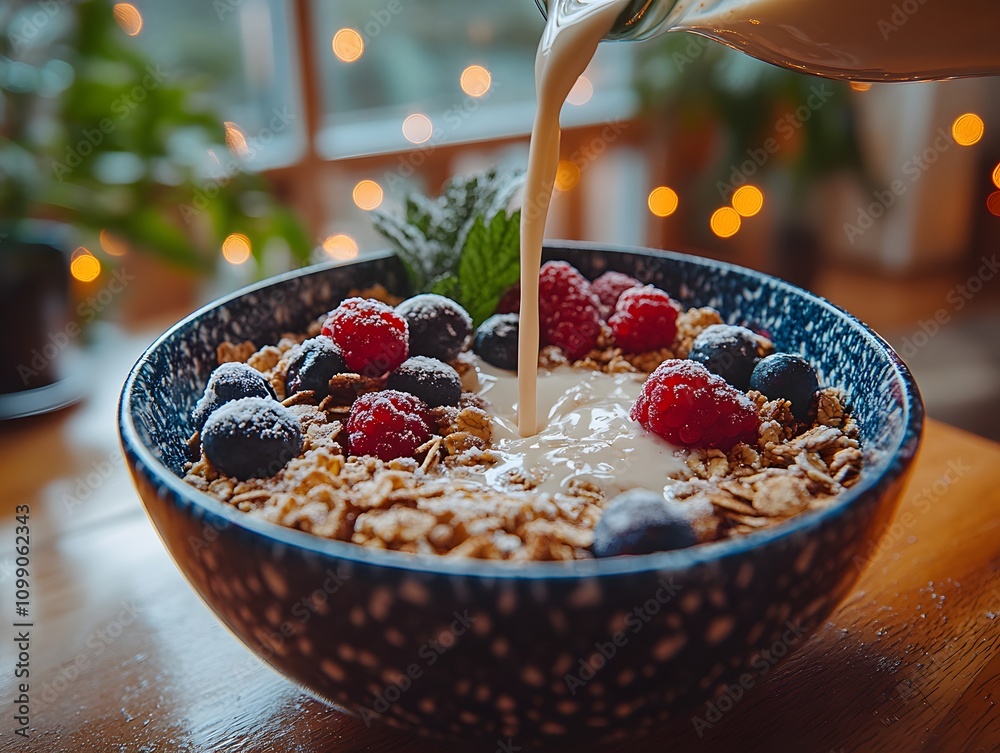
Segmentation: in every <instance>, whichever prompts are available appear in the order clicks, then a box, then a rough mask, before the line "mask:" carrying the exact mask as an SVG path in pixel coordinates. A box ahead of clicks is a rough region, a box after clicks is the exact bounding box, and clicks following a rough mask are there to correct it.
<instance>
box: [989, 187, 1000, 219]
mask: <svg viewBox="0 0 1000 753" xmlns="http://www.w3.org/2000/svg"><path fill="white" fill-rule="evenodd" d="M986 208H987V209H989V210H990V214H992V215H994V216H996V217H1000V191H994V192H993V193H991V194H990V195H989V198H988V199H986Z"/></svg>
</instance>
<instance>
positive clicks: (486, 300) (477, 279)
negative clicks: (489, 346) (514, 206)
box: [458, 212, 521, 327]
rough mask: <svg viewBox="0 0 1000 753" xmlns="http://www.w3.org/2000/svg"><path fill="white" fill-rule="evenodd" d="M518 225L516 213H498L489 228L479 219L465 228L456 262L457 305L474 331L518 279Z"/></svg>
mask: <svg viewBox="0 0 1000 753" xmlns="http://www.w3.org/2000/svg"><path fill="white" fill-rule="evenodd" d="M520 225H521V213H520V212H515V213H514V214H511V215H508V214H507V213H506V212H498V213H497V214H495V215H494V216H493V218H492V219H491V220H490V222H489V225H487V224H486V222H485V221H484V219H483V215H479V216H478V217H477V218H476V219H475V221H474V222H473V223H472V226H471V227H470V228H469V232H468V235H467V236H466V239H465V245H464V246H463V247H462V254H461V256H460V257H459V261H458V295H459V299H458V302H459V303H461V304H462V306H464V307H465V310H466V311H468V312H469V316H471V317H472V322H473V324H474V325H475V326H477V327H478V326H479V325H480V324H482V323H483V321H485V320H486V319H487V318H488V317H489V316H491V315H492V314H493V312H494V311H495V310H496V307H497V304H498V303H499V302H500V298H501V296H502V295H503V294H504V293H505V292H506V291H507V289H508V288H510V287H511V286H512V285H513V284H514V283H516V282H517V281H518V279H519V277H520V269H521V265H520Z"/></svg>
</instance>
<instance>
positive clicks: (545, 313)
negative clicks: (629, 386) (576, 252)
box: [538, 261, 601, 361]
mask: <svg viewBox="0 0 1000 753" xmlns="http://www.w3.org/2000/svg"><path fill="white" fill-rule="evenodd" d="M538 318H539V324H540V332H539V334H540V336H541V337H540V339H541V342H542V345H558V346H559V347H560V348H562V349H563V351H564V352H565V353H566V357H567V358H569V359H570V360H571V361H575V360H577V359H579V358H583V357H584V356H585V355H586V354H587V352H588V351H589V350H590V349H591V348H593V347H594V346H596V345H597V338H598V337H599V336H600V334H601V302H600V299H598V297H597V296H596V295H594V293H593V291H592V290H591V289H590V283H589V282H588V281H587V278H586V277H584V276H583V275H581V274H580V273H579V272H578V271H577V270H576V269H575V268H574V267H572V266H570V265H569V264H567V263H566V262H564V261H550V262H546V263H545V264H544V265H542V269H541V272H540V273H539V277H538Z"/></svg>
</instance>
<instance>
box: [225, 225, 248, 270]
mask: <svg viewBox="0 0 1000 753" xmlns="http://www.w3.org/2000/svg"><path fill="white" fill-rule="evenodd" d="M250 250H251V248H250V239H249V238H247V237H246V236H245V235H243V233H231V234H229V235H227V236H226V239H225V240H224V241H222V256H223V258H225V260H226V261H228V262H229V263H230V264H242V263H243V262H245V261H246V260H247V259H249V258H250Z"/></svg>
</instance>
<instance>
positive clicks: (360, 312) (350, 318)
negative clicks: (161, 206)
mask: <svg viewBox="0 0 1000 753" xmlns="http://www.w3.org/2000/svg"><path fill="white" fill-rule="evenodd" d="M323 334H324V335H326V336H327V337H329V338H330V339H331V340H333V342H334V343H336V345H337V347H338V348H340V352H341V353H342V354H343V356H344V362H345V363H346V364H347V368H349V369H350V370H351V371H353V372H355V373H357V374H364V375H365V376H370V377H379V376H382V375H383V374H384V373H385V372H387V371H392V370H393V369H394V368H396V367H397V366H399V364H401V363H402V362H403V361H405V360H406V357H407V355H409V333H408V328H407V324H406V319H404V318H403V317H401V316H400V315H399V314H397V313H396V312H395V311H393V310H392V308H391V307H390V306H386V305H385V304H384V303H380V302H378V301H375V300H372V299H370V298H348V299H347V300H346V301H344V302H343V303H341V304H340V305H339V306H338V307H337V308H336V309H334V310H333V311H332V312H331V313H330V316H329V317H328V318H327V320H326V323H325V324H324V325H323Z"/></svg>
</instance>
